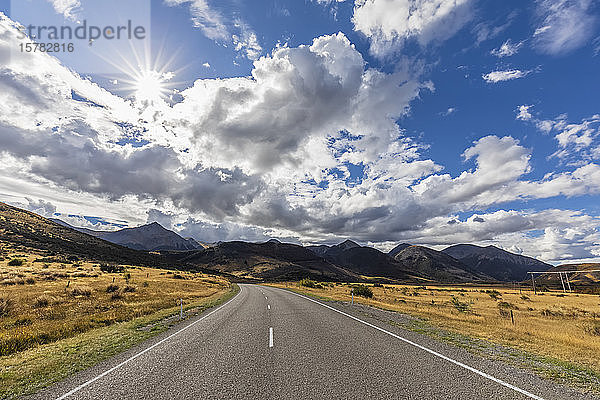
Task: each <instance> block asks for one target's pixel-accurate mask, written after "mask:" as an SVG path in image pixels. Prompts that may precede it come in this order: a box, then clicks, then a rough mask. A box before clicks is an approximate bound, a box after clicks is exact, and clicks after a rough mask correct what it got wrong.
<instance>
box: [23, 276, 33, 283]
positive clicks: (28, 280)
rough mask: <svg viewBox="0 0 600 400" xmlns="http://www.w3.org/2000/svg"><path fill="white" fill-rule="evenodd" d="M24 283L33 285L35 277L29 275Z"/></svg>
mask: <svg viewBox="0 0 600 400" xmlns="http://www.w3.org/2000/svg"><path fill="white" fill-rule="evenodd" d="M25 283H27V284H28V285H35V279H33V278H32V277H31V276H30V277H29V278H27V279H25Z"/></svg>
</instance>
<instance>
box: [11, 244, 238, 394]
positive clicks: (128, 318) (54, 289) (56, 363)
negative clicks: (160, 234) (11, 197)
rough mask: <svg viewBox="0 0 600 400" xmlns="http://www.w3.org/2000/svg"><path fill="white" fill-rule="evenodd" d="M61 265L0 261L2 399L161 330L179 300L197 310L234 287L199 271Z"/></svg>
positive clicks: (30, 257)
mask: <svg viewBox="0 0 600 400" xmlns="http://www.w3.org/2000/svg"><path fill="white" fill-rule="evenodd" d="M15 260H19V261H15ZM61 261H62V262H59V261H57V260H55V259H52V258H45V259H43V258H42V257H40V255H36V254H9V255H6V256H5V257H4V259H3V260H2V261H0V388H2V389H0V398H5V397H6V396H11V395H15V394H19V393H28V392H30V391H32V390H35V389H37V388H39V387H41V386H44V385H46V384H48V383H50V382H53V381H56V380H58V379H61V378H64V377H65V376H67V375H68V374H70V373H73V372H75V371H78V370H81V369H83V368H85V367H88V366H90V365H93V364H94V363H96V362H98V361H100V360H102V359H105V358H107V357H109V356H111V355H113V354H116V353H118V352H120V351H123V350H125V349H127V348H128V347H130V346H132V345H133V344H135V343H138V342H140V341H141V340H144V339H146V338H148V337H150V336H152V335H154V334H156V333H158V332H161V331H162V330H164V329H166V328H168V326H169V325H170V324H171V323H172V322H173V321H172V319H169V318H168V317H169V315H173V314H178V312H179V306H178V304H179V299H183V304H184V308H185V309H191V308H194V309H197V310H200V309H202V308H206V307H207V306H209V305H212V304H214V303H215V302H218V301H220V300H222V299H223V298H224V297H227V296H228V295H230V294H231V293H232V292H233V290H234V288H233V287H232V286H231V285H230V283H229V282H228V281H226V280H224V279H223V278H220V277H216V276H212V275H206V274H202V273H193V272H180V271H167V270H160V269H152V268H143V267H135V266H107V265H100V264H96V263H88V262H79V261H72V262H70V261H66V260H64V259H63V260H61ZM111 268H112V269H113V272H107V271H110V270H111ZM103 270H104V271H103Z"/></svg>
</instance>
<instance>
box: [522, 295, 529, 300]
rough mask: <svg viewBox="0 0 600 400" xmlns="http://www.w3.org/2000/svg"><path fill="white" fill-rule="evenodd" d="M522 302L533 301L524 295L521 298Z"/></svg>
mask: <svg viewBox="0 0 600 400" xmlns="http://www.w3.org/2000/svg"><path fill="white" fill-rule="evenodd" d="M521 300H525V301H529V300H531V299H530V298H529V296H526V295H522V296H521Z"/></svg>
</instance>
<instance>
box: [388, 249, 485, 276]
mask: <svg viewBox="0 0 600 400" xmlns="http://www.w3.org/2000/svg"><path fill="white" fill-rule="evenodd" d="M394 259H395V260H396V261H398V262H399V263H401V264H403V265H404V266H405V267H406V268H410V269H412V270H413V271H414V272H415V273H417V274H419V275H422V276H428V277H430V278H433V279H435V280H437V281H440V282H474V281H490V280H493V279H492V278H490V277H489V276H487V275H485V274H482V273H478V272H477V271H473V270H471V269H470V268H469V267H468V266H466V265H465V264H463V263H462V262H460V261H458V260H457V259H455V258H453V257H451V256H449V255H448V254H445V253H442V252H441V251H436V250H433V249H430V248H427V247H423V246H409V247H406V248H404V249H403V250H401V251H399V252H398V253H397V254H396V256H395V257H394Z"/></svg>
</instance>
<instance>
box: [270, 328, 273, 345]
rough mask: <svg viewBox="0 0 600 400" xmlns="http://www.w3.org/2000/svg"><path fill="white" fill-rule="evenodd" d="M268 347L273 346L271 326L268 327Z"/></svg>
mask: <svg viewBox="0 0 600 400" xmlns="http://www.w3.org/2000/svg"><path fill="white" fill-rule="evenodd" d="M269 347H273V328H269Z"/></svg>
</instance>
